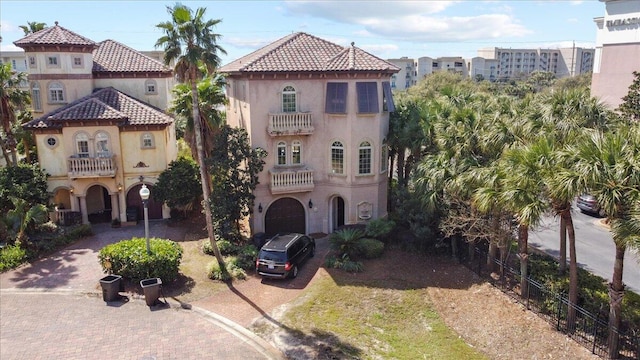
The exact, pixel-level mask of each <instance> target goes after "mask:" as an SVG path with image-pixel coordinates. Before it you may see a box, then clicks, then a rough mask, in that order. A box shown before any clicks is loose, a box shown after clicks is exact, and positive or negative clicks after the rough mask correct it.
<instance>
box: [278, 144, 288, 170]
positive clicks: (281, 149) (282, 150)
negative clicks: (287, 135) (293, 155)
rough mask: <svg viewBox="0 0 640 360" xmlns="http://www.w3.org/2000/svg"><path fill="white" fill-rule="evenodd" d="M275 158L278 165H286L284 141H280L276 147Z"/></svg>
mask: <svg viewBox="0 0 640 360" xmlns="http://www.w3.org/2000/svg"><path fill="white" fill-rule="evenodd" d="M276 154H277V155H276V156H277V157H278V160H277V164H278V165H286V164H287V143H285V142H284V141H280V142H279V143H278V146H277V150H276Z"/></svg>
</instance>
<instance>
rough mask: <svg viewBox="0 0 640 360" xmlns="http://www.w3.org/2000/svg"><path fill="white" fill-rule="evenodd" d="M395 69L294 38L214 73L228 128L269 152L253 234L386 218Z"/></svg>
mask: <svg viewBox="0 0 640 360" xmlns="http://www.w3.org/2000/svg"><path fill="white" fill-rule="evenodd" d="M399 70H400V69H399V68H398V67H397V66H395V65H393V64H391V63H389V62H387V61H385V60H382V59H380V58H378V57H375V56H373V55H371V54H369V53H367V52H366V51H364V50H362V49H360V48H358V47H356V46H354V44H353V43H352V44H351V46H348V47H343V46H340V45H337V44H334V43H331V42H328V41H326V40H323V39H320V38H318V37H315V36H312V35H309V34H306V33H302V32H300V33H294V34H291V35H288V36H286V37H284V38H281V39H279V40H277V41H275V42H273V43H271V44H270V45H267V46H265V47H263V48H261V49H259V50H257V51H255V52H253V53H250V54H248V55H246V56H244V57H242V58H240V59H237V60H235V61H233V62H231V63H229V64H227V65H225V66H223V67H221V68H220V69H219V72H220V73H223V74H225V75H226V78H227V89H226V92H227V96H228V98H229V104H228V105H227V109H226V111H227V123H228V124H229V125H231V126H236V127H242V128H244V129H246V130H247V132H248V134H249V137H250V141H251V146H252V147H254V148H257V147H261V148H263V149H265V150H266V151H267V152H268V153H269V155H268V156H267V158H266V159H265V161H266V164H265V168H264V170H263V172H262V173H261V174H260V175H259V182H260V184H259V185H258V187H257V188H256V190H255V192H254V194H255V196H256V199H255V206H254V209H253V210H254V211H253V215H252V216H251V219H250V222H251V226H252V231H253V232H254V233H258V232H264V233H265V234H267V235H273V234H276V233H279V232H299V233H307V234H309V233H314V232H331V231H333V230H335V229H336V228H338V227H340V226H342V225H346V224H356V223H363V222H366V221H368V220H370V219H376V218H380V217H385V216H386V215H387V182H388V180H387V178H388V174H387V171H388V166H387V164H388V163H387V145H386V137H387V134H388V129H389V112H392V111H394V105H393V99H392V95H391V86H390V78H391V75H392V74H394V73H397V72H398V71H399Z"/></svg>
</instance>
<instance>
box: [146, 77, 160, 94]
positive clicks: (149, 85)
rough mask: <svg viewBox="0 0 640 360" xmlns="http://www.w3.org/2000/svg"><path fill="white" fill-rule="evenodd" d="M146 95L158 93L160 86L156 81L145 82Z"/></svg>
mask: <svg viewBox="0 0 640 360" xmlns="http://www.w3.org/2000/svg"><path fill="white" fill-rule="evenodd" d="M144 93H145V94H148V95H152V94H157V93H158V86H157V84H156V81H155V80H147V81H145V82H144Z"/></svg>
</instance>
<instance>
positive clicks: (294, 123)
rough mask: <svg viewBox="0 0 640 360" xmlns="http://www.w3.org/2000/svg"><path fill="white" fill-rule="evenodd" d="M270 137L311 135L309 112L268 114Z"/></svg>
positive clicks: (311, 124) (311, 126) (311, 123)
mask: <svg viewBox="0 0 640 360" xmlns="http://www.w3.org/2000/svg"><path fill="white" fill-rule="evenodd" d="M267 131H268V132H269V135H271V136H284V135H311V134H313V122H312V116H311V113H310V112H292V113H279V114H269V127H268V128H267Z"/></svg>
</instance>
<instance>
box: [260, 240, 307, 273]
mask: <svg viewBox="0 0 640 360" xmlns="http://www.w3.org/2000/svg"><path fill="white" fill-rule="evenodd" d="M315 252H316V242H315V240H313V238H311V237H309V236H307V235H303V234H286V235H276V236H274V237H273V238H271V239H270V240H269V241H267V242H266V243H265V244H264V246H263V247H262V249H260V253H259V254H258V260H256V270H257V271H258V274H260V275H262V276H263V277H270V278H281V279H284V278H287V277H290V278H294V277H296V276H298V266H300V264H302V262H303V261H304V260H306V259H307V258H308V257H313V255H315Z"/></svg>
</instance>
